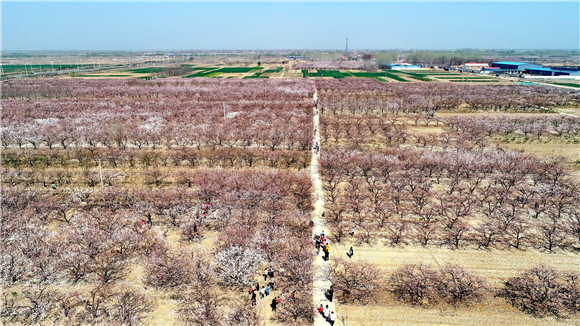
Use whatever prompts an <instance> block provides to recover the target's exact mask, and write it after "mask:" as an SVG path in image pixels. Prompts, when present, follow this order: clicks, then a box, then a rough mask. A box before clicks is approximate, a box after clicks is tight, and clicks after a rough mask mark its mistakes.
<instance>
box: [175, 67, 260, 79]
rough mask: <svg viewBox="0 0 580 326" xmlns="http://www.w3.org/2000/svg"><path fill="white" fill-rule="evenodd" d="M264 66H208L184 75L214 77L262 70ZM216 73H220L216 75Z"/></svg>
mask: <svg viewBox="0 0 580 326" xmlns="http://www.w3.org/2000/svg"><path fill="white" fill-rule="evenodd" d="M261 68H262V67H259V66H256V67H223V68H219V67H206V68H205V69H204V70H203V71H201V69H200V71H199V72H197V73H195V74H192V75H187V76H184V77H183V78H195V77H214V76H217V75H219V74H236V73H246V72H251V71H254V70H260V69H261ZM216 73H218V74H217V75H216Z"/></svg>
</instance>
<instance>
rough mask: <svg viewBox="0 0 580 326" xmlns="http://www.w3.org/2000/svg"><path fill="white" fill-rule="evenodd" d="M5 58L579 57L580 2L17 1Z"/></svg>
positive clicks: (5, 37) (7, 15) (10, 5)
mask: <svg viewBox="0 0 580 326" xmlns="http://www.w3.org/2000/svg"><path fill="white" fill-rule="evenodd" d="M1 6H2V8H1V9H2V51H17V50H24V51H28V50H135V51H137V50H188V49H199V50H206V49H344V46H345V38H347V37H348V39H349V48H350V49H395V48H398V49H453V48H481V49H578V48H579V47H580V45H579V39H580V32H579V30H580V22H579V20H580V18H579V17H580V5H579V2H577V1H576V2H364V3H361V2H350V3H349V2H315V3H312V2H291V3H281V2H172V3H160V2H104V3H96V2H7V1H2V4H1Z"/></svg>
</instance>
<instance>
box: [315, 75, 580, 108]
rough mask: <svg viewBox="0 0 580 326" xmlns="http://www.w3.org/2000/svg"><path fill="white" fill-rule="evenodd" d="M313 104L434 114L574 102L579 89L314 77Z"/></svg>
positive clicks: (538, 106) (329, 106)
mask: <svg viewBox="0 0 580 326" xmlns="http://www.w3.org/2000/svg"><path fill="white" fill-rule="evenodd" d="M316 88H317V90H318V98H319V100H318V103H319V104H318V107H319V108H320V110H321V112H322V113H330V114H333V115H334V114H344V113H347V112H348V113H350V114H353V115H355V114H361V115H376V114H381V115H382V114H387V115H388V114H410V113H420V114H427V115H433V114H434V113H435V112H438V111H450V110H458V109H460V108H462V107H463V106H466V107H467V108H469V109H471V110H486V111H490V110H494V111H498V110H501V111H508V110H509V111H513V110H525V111H540V112H542V111H544V109H543V108H544V107H548V106H550V105H556V104H557V105H565V104H567V103H578V102H579V101H580V93H578V92H574V91H570V90H566V89H558V88H555V87H544V86H534V87H530V86H517V85H508V86H504V85H501V86H499V85H456V84H446V83H439V84H425V83H384V82H380V81H377V80H374V79H364V80H360V79H353V80H351V79H341V80H327V79H319V80H316Z"/></svg>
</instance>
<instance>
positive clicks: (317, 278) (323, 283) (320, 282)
mask: <svg viewBox="0 0 580 326" xmlns="http://www.w3.org/2000/svg"><path fill="white" fill-rule="evenodd" d="M317 99H318V93H314V100H315V101H316V100H317ZM313 110H314V113H315V114H314V119H313V120H314V128H315V130H316V133H315V135H314V144H316V142H318V144H319V145H320V135H319V133H320V128H318V120H319V119H318V115H317V114H316V108H313ZM320 155H322V152H319V154H318V155H316V153H313V155H312V161H311V162H310V176H311V178H312V184H313V185H314V194H313V197H314V219H313V220H314V227H313V228H312V235H313V236H314V234H320V232H322V230H324V232H325V234H327V235H328V230H327V229H326V227H325V225H326V223H325V221H324V219H323V218H322V213H323V212H324V192H323V190H322V179H321V178H320V174H319V173H318V159H319V157H320ZM330 245H331V247H330V253H331V254H332V244H330ZM326 264H327V262H325V261H324V260H323V259H322V250H321V251H320V255H318V256H317V257H316V259H315V260H314V284H313V302H314V304H315V305H316V307H319V306H320V304H323V305H324V306H325V307H326V305H328V307H329V309H330V311H334V312H335V313H336V310H335V308H334V303H331V302H328V300H327V299H326V297H325V295H324V293H325V291H326V290H328V288H330V281H327V280H325V278H324V269H323V268H324V265H326ZM325 325H329V324H328V322H327V321H326V320H325V319H324V318H323V317H322V316H321V315H319V314H316V317H315V318H314V326H325Z"/></svg>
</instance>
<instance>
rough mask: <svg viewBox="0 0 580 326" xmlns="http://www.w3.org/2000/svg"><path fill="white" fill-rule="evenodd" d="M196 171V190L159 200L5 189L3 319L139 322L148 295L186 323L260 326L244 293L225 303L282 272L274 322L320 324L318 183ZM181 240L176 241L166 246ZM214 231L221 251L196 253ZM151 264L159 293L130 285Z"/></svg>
mask: <svg viewBox="0 0 580 326" xmlns="http://www.w3.org/2000/svg"><path fill="white" fill-rule="evenodd" d="M190 172H191V174H192V175H191V179H190V181H191V183H192V187H191V188H168V189H165V190H155V191H153V190H147V189H142V188H123V187H107V188H103V189H99V190H97V189H95V190H93V191H87V190H77V191H75V190H72V189H70V188H66V187H63V188H60V187H59V188H58V189H57V190H49V191H46V190H30V189H28V188H21V187H4V188H3V193H2V207H3V221H4V222H3V224H2V229H1V231H2V234H1V239H2V248H3V250H2V252H1V253H0V260H1V264H2V266H3V268H2V274H1V283H2V285H3V288H4V289H5V291H4V296H3V298H2V300H3V304H2V311H1V314H2V318H3V320H4V321H6V322H15V323H42V322H46V321H47V320H50V321H51V322H54V323H59V324H67V323H82V324H85V323H107V322H112V321H115V322H123V323H126V324H139V323H142V322H143V320H144V318H146V316H147V314H148V313H150V312H151V311H152V310H153V309H154V308H155V304H156V303H155V300H153V299H151V294H150V291H155V292H161V293H167V294H168V293H169V292H165V291H171V293H175V295H174V298H175V300H176V302H177V316H178V318H179V320H180V322H182V323H184V324H188V325H223V324H229V323H232V322H234V321H236V322H239V323H240V324H241V325H245V324H247V325H251V324H254V323H256V322H259V320H257V319H256V318H255V317H256V316H257V311H256V310H255V307H251V306H250V305H249V301H248V298H247V294H246V291H241V294H240V295H239V296H233V297H232V296H226V295H225V293H226V291H232V290H233V291H239V289H242V288H243V289H244V290H245V289H246V288H247V287H248V286H250V285H252V284H254V283H255V281H254V279H255V277H256V276H258V275H260V274H261V273H260V271H261V270H263V268H264V267H266V266H273V267H275V269H276V271H277V274H276V279H275V285H274V290H275V291H279V292H278V293H281V296H282V298H283V302H284V303H283V304H282V305H281V306H280V307H279V312H278V313H276V314H275V315H274V318H276V319H277V320H279V321H280V322H282V323H303V322H311V321H312V318H313V309H312V304H311V298H312V292H311V291H312V290H311V284H312V271H311V267H312V259H313V257H312V250H311V243H310V234H311V232H310V229H309V227H308V225H309V224H308V221H309V220H310V211H311V198H310V196H311V187H312V184H311V181H310V178H309V176H308V175H307V174H295V173H283V172H273V171H271V172H268V171H260V172H258V171H252V170H243V171H236V170H222V169H208V170H206V169H198V170H195V171H190ZM174 232H175V233H177V235H178V239H179V240H180V241H179V242H177V243H174V242H173V241H170V240H168V239H167V237H168V236H170V234H173V233H174ZM208 232H211V233H210V234H214V233H215V241H214V244H213V246H212V249H211V251H208V250H207V249H202V248H204V247H205V245H201V244H200V245H197V244H196V243H198V242H199V241H201V240H203V239H206V238H207V236H208ZM212 237H213V236H212ZM141 262H143V264H144V269H143V270H144V271H145V272H144V275H143V278H142V279H141V280H142V282H143V283H144V284H146V285H148V286H150V287H151V290H147V289H145V288H142V287H139V286H138V285H137V284H135V283H133V284H132V285H131V286H129V285H127V282H128V278H127V276H128V274H129V272H130V271H131V270H133V269H134V268H135V266H137V265H140V264H141ZM119 311H120V312H119ZM120 313H124V314H126V315H127V316H126V317H123V318H121V317H119V314H120ZM244 320H246V322H245V324H244Z"/></svg>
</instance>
